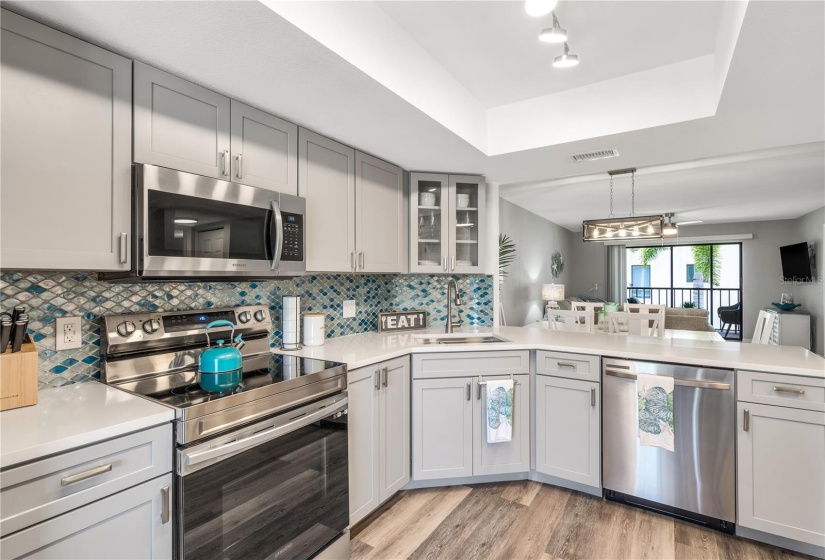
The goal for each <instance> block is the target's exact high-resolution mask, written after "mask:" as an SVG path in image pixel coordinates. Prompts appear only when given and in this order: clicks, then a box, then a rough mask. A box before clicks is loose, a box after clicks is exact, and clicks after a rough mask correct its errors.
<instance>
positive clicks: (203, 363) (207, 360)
mask: <svg viewBox="0 0 825 560" xmlns="http://www.w3.org/2000/svg"><path fill="white" fill-rule="evenodd" d="M213 327H232V334H231V335H230V341H232V340H233V338H232V337H234V335H235V323H233V322H231V321H225V320H223V319H221V320H218V321H212V322H211V323H209V324H208V325H206V350H204V351H203V352H201V356H200V365H199V366H198V384H199V385H200V386H201V388H202V389H203V390H204V391H208V392H210V393H225V392H226V391H231V390H232V389H234V388H235V387H237V386H238V385H239V384H240V382H241V379H242V378H243V355H242V354H241V348H243V346H244V344H245V343H244V341H243V338H242V336H241V335H240V334H239V335H238V337H237V338H235V339H234V342H230V344H229V345H227V346H224V341H223V340H218V341H216V342H215V344H216V345H217V346H214V347H213V346H212V345H211V343H210V341H209V329H211V328H213Z"/></svg>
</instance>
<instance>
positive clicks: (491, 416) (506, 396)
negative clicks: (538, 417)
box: [487, 379, 514, 443]
mask: <svg viewBox="0 0 825 560" xmlns="http://www.w3.org/2000/svg"><path fill="white" fill-rule="evenodd" d="M513 392H514V391H513V380H512V379H504V380H501V381H488V382H487V443H502V442H505V441H512V440H513Z"/></svg>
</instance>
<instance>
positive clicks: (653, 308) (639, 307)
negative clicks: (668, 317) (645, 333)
mask: <svg viewBox="0 0 825 560" xmlns="http://www.w3.org/2000/svg"><path fill="white" fill-rule="evenodd" d="M622 311H626V312H628V313H658V314H659V319H660V321H659V324H660V325H661V326H662V329H664V328H665V306H664V305H661V304H658V303H625V304H624V306H623V307H622ZM648 326H649V327H652V326H653V325H648Z"/></svg>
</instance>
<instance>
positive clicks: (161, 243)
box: [135, 164, 305, 277]
mask: <svg viewBox="0 0 825 560" xmlns="http://www.w3.org/2000/svg"><path fill="white" fill-rule="evenodd" d="M135 198H136V200H135V207H136V208H137V209H138V215H137V216H136V219H135V226H136V229H137V232H136V235H135V237H136V239H137V240H138V247H137V248H136V252H137V254H138V257H139V261H138V265H137V274H138V275H139V276H146V277H190V276H196V277H197V276H200V277H220V276H253V277H274V276H295V275H299V274H303V272H304V270H305V267H304V266H303V263H304V251H303V247H304V238H303V235H304V228H303V212H304V207H305V201H304V199H302V198H299V197H297V196H290V195H284V194H281V193H277V192H273V191H269V190H266V189H260V188H256V187H250V186H247V185H241V184H238V183H230V182H227V181H221V180H219V179H213V178H211V177H203V176H200V175H193V174H190V173H183V172H180V171H175V170H172V169H166V168H164V167H156V166H153V165H142V164H138V165H136V166H135ZM282 206H286V208H282ZM299 234H300V239H298V236H299ZM296 260H297V263H298V264H299V265H300V266H295V263H296ZM282 262H284V263H289V264H288V266H284V267H283V270H282V267H281V263H282Z"/></svg>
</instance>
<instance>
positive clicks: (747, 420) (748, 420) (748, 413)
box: [742, 408, 751, 432]
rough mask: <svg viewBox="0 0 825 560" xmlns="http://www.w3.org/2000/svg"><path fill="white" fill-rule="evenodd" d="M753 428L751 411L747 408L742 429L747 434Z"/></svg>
mask: <svg viewBox="0 0 825 560" xmlns="http://www.w3.org/2000/svg"><path fill="white" fill-rule="evenodd" d="M750 428H751V411H750V410H748V409H747V408H746V409H745V419H744V421H743V424H742V429H743V430H745V431H746V432H747V431H748V430H750Z"/></svg>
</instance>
